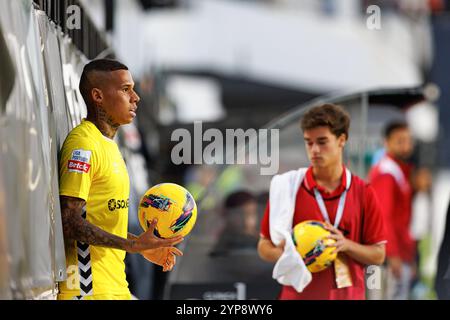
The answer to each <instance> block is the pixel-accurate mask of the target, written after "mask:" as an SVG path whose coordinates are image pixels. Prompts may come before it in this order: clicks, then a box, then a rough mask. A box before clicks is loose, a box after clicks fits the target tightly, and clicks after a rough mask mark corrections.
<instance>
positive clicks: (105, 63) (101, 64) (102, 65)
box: [79, 59, 128, 107]
mask: <svg viewBox="0 0 450 320" xmlns="http://www.w3.org/2000/svg"><path fill="white" fill-rule="evenodd" d="M117 70H128V67H127V66H126V65H124V64H123V63H120V62H119V61H116V60H110V59H98V60H92V61H91V62H89V63H88V64H87V65H85V66H84V68H83V73H82V74H81V79H80V85H79V89H80V92H81V95H82V96H83V99H84V101H85V102H86V105H88V107H89V103H90V91H91V90H92V84H91V82H90V81H89V75H90V74H91V73H92V72H95V71H100V72H102V71H103V72H112V71H117Z"/></svg>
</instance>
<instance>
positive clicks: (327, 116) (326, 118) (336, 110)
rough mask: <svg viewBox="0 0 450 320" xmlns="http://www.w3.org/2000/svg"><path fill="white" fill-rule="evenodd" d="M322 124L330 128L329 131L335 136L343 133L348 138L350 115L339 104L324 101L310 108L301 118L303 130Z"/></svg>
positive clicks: (321, 125)
mask: <svg viewBox="0 0 450 320" xmlns="http://www.w3.org/2000/svg"><path fill="white" fill-rule="evenodd" d="M324 126H325V127H328V128H330V131H331V133H333V134H334V135H335V136H336V137H340V136H341V135H342V134H345V137H346V139H348V131H349V128H350V115H349V114H348V113H347V111H345V110H344V109H343V108H342V107H341V106H339V105H336V104H331V103H326V104H322V105H319V106H316V107H313V108H312V109H310V110H309V111H308V112H306V114H305V115H304V116H303V118H302V120H301V128H302V130H303V132H304V131H305V130H310V129H314V128H317V127H324Z"/></svg>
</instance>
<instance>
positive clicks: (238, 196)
mask: <svg viewBox="0 0 450 320" xmlns="http://www.w3.org/2000/svg"><path fill="white" fill-rule="evenodd" d="M257 209H258V203H257V198H256V197H255V196H254V195H253V194H251V193H249V192H247V191H237V192H233V193H231V194H230V195H229V196H228V197H227V198H226V200H225V204H224V210H223V216H224V219H225V226H224V228H223V229H222V231H221V233H220V235H219V239H218V241H217V243H216V245H215V246H214V248H213V250H212V252H211V255H212V256H217V255H226V254H228V253H229V252H230V251H233V250H242V249H244V250H245V249H251V250H255V251H256V245H257V243H258V237H259V234H258V210H257Z"/></svg>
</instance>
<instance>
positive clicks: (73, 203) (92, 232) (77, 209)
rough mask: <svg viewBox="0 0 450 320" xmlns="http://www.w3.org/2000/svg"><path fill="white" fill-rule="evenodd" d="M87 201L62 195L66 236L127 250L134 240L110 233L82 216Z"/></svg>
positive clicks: (71, 238) (62, 211)
mask: <svg viewBox="0 0 450 320" xmlns="http://www.w3.org/2000/svg"><path fill="white" fill-rule="evenodd" d="M84 205H85V202H84V201H83V200H81V199H75V198H68V197H61V216H62V224H63V232H64V238H65V239H66V240H77V241H80V242H83V243H87V244H90V245H95V246H101V247H108V248H115V249H122V250H125V248H126V246H127V244H128V246H129V247H130V246H132V244H133V241H128V240H127V239H124V238H121V237H118V236H116V235H113V234H111V233H108V232H106V231H104V230H102V229H100V228H99V227H97V226H95V225H93V224H92V223H90V222H88V221H86V220H85V219H83V218H82V216H81V214H82V210H83V206H84Z"/></svg>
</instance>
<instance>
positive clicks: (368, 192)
mask: <svg viewBox="0 0 450 320" xmlns="http://www.w3.org/2000/svg"><path fill="white" fill-rule="evenodd" d="M364 199H365V201H364V225H363V237H362V238H363V239H362V240H363V244H366V245H372V244H378V243H385V242H387V240H388V239H387V237H386V224H385V219H384V216H383V212H382V209H381V204H380V202H379V200H378V198H377V196H376V194H375V191H374V189H373V187H372V186H371V185H366V186H365V190H364Z"/></svg>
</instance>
